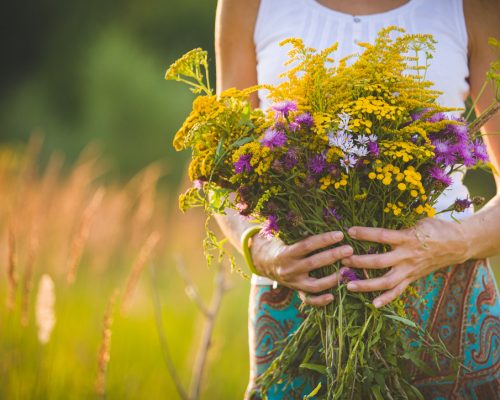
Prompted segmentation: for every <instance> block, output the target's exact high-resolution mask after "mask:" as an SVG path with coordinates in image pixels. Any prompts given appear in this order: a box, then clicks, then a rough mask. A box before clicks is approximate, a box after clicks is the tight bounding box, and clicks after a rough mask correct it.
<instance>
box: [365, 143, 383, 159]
mask: <svg viewBox="0 0 500 400" xmlns="http://www.w3.org/2000/svg"><path fill="white" fill-rule="evenodd" d="M368 151H369V152H370V154H373V155H374V156H375V157H378V156H379V154H380V149H379V148H378V144H377V142H370V143H368Z"/></svg>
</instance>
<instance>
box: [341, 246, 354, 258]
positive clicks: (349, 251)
mask: <svg viewBox="0 0 500 400" xmlns="http://www.w3.org/2000/svg"><path fill="white" fill-rule="evenodd" d="M352 252H353V250H352V247H351V246H347V247H345V248H344V249H343V250H342V255H343V256H350V255H351V254H352Z"/></svg>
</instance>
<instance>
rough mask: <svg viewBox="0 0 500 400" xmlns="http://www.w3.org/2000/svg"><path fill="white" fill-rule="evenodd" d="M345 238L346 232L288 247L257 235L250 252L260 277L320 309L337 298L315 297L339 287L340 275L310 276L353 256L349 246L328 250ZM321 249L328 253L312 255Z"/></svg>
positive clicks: (323, 235) (315, 238) (273, 238)
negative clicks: (285, 288) (297, 293)
mask: <svg viewBox="0 0 500 400" xmlns="http://www.w3.org/2000/svg"><path fill="white" fill-rule="evenodd" d="M343 238H344V235H343V234H342V232H339V231H335V232H326V233H321V234H319V235H314V236H310V237H308V238H306V239H304V240H301V241H300V242H297V243H295V244H292V245H290V246H287V245H285V244H284V243H283V242H282V241H281V240H279V239H278V238H275V237H272V238H268V237H264V236H262V235H256V236H254V237H253V238H252V245H251V248H250V249H251V253H252V259H253V262H254V264H255V267H256V269H257V272H258V273H259V274H260V275H262V276H265V277H268V278H270V279H272V280H274V281H277V282H278V283H279V284H280V285H283V286H287V287H289V288H292V289H296V290H297V291H298V292H299V296H300V298H301V299H302V301H303V302H304V303H306V304H309V305H312V306H318V307H319V306H325V305H327V304H328V303H330V302H331V301H332V300H333V295H332V294H330V293H325V294H320V295H314V294H315V293H319V292H322V291H324V290H327V289H330V288H332V287H334V286H336V285H337V283H338V274H337V273H334V274H332V275H329V276H325V277H323V278H314V277H312V276H310V275H309V273H310V272H311V271H313V270H315V269H318V268H321V267H324V266H327V265H330V264H332V263H334V262H336V261H339V260H341V259H342V258H345V257H349V256H351V255H352V254H353V250H352V247H351V246H349V245H343V246H337V247H334V248H329V249H325V248H326V247H330V246H332V245H334V244H336V243H339V242H340V241H341V240H342V239H343ZM321 249H324V250H323V251H320V252H317V253H315V254H313V255H311V253H312V252H316V251H317V250H321Z"/></svg>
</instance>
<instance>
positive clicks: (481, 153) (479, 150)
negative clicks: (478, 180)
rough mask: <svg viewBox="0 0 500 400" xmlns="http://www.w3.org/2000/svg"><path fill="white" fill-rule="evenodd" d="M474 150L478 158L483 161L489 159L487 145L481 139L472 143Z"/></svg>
mask: <svg viewBox="0 0 500 400" xmlns="http://www.w3.org/2000/svg"><path fill="white" fill-rule="evenodd" d="M472 151H473V152H474V157H475V158H476V160H478V161H482V162H487V161H488V160H489V158H488V153H487V151H486V146H485V145H484V143H482V142H481V141H480V140H479V139H478V140H476V141H475V142H474V143H473V144H472Z"/></svg>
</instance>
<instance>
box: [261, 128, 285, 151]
mask: <svg viewBox="0 0 500 400" xmlns="http://www.w3.org/2000/svg"><path fill="white" fill-rule="evenodd" d="M286 141H287V137H286V135H285V133H284V132H283V131H281V130H276V129H273V128H269V129H267V130H266V131H265V132H264V136H263V137H262V139H260V142H261V143H262V144H263V145H264V146H266V147H269V148H270V149H271V150H272V149H274V148H275V147H283V146H284V145H285V143H286Z"/></svg>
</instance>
